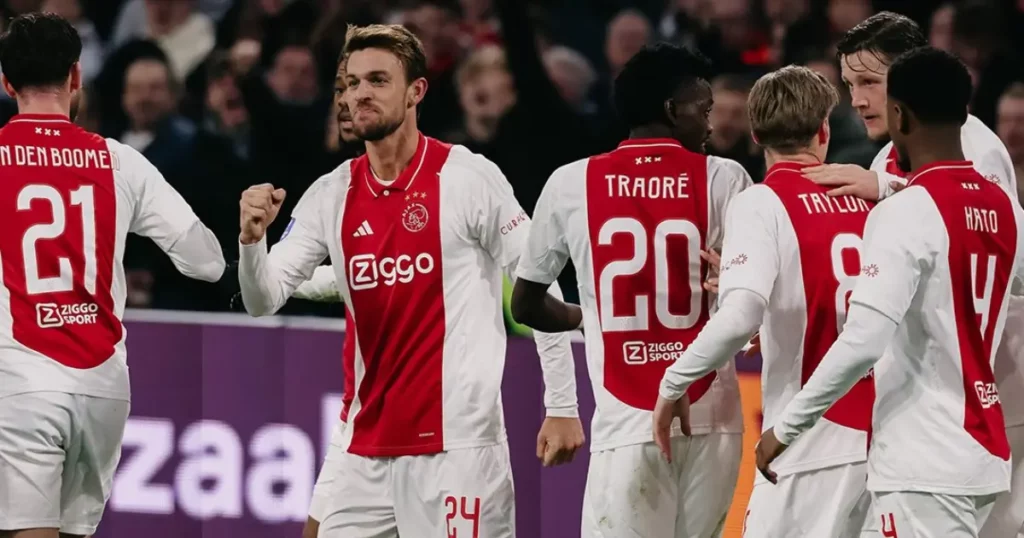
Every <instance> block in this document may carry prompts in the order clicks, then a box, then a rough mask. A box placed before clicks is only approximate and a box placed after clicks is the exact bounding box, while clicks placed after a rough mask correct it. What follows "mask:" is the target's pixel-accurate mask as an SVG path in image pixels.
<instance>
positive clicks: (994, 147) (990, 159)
mask: <svg viewBox="0 0 1024 538" xmlns="http://www.w3.org/2000/svg"><path fill="white" fill-rule="evenodd" d="M960 143H961V145H962V146H963V148H964V157H965V158H966V159H967V160H968V161H971V162H973V163H974V169H975V170H977V171H978V173H979V174H981V175H982V176H984V177H985V179H987V180H989V181H991V182H993V183H998V184H999V185H1000V186H1002V187H1003V189H1004V190H1006V191H1007V192H1008V193H1009V194H1010V198H1012V199H1013V200H1014V201H1016V200H1017V177H1016V173H1015V172H1014V168H1013V160H1012V159H1010V152H1008V151H1007V150H1006V146H1005V145H1004V144H1003V141H1002V140H1000V139H999V136H998V135H996V133H994V132H992V129H989V128H988V126H987V125H985V124H984V123H983V122H982V121H981V120H979V119H978V118H976V117H974V116H968V117H967V122H966V123H964V126H963V129H962V130H961V136H960Z"/></svg>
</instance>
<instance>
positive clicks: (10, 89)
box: [0, 75, 18, 99]
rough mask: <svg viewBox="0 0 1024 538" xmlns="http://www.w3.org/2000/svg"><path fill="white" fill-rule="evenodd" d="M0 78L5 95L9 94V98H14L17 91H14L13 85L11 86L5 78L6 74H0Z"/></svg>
mask: <svg viewBox="0 0 1024 538" xmlns="http://www.w3.org/2000/svg"><path fill="white" fill-rule="evenodd" d="M0 80H2V81H3V83H4V91H5V92H7V95H9V96H11V99H16V98H17V97H18V96H17V93H18V92H16V91H14V86H11V83H10V82H9V81H8V80H7V75H0Z"/></svg>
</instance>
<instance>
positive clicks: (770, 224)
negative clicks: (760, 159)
mask: <svg viewBox="0 0 1024 538" xmlns="http://www.w3.org/2000/svg"><path fill="white" fill-rule="evenodd" d="M784 212H785V209H784V208H783V207H782V204H781V203H780V202H779V199H778V197H777V196H776V195H775V193H774V192H772V190H771V189H770V188H768V187H767V186H764V185H758V186H756V187H752V188H750V189H749V190H747V191H745V192H743V193H742V194H740V195H739V196H737V197H736V200H735V201H733V203H732V207H731V208H730V209H729V212H728V219H727V224H726V228H725V244H724V246H723V248H722V274H721V276H720V278H719V286H718V292H719V294H720V295H721V297H722V298H723V299H724V298H725V296H726V295H728V294H729V292H731V291H733V290H736V289H746V290H750V291H752V292H754V293H756V294H758V295H759V296H761V298H763V299H764V300H765V301H766V302H767V301H768V299H769V298H770V297H771V295H772V289H773V288H774V286H775V279H776V278H777V277H778V275H779V268H780V267H781V262H780V261H779V237H778V233H779V230H778V229H779V219H778V216H779V215H780V214H782V213H784Z"/></svg>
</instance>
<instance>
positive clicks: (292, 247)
mask: <svg viewBox="0 0 1024 538" xmlns="http://www.w3.org/2000/svg"><path fill="white" fill-rule="evenodd" d="M332 174H333V173H332ZM332 174H328V175H326V176H323V177H321V178H320V179H318V180H317V181H316V182H315V183H313V185H311V186H310V187H309V189H307V190H306V192H305V194H303V195H302V198H301V199H299V203H298V204H296V206H295V210H294V211H293V212H292V220H291V222H289V223H288V227H287V228H286V229H285V233H284V235H283V236H282V237H281V240H280V241H278V243H277V244H276V245H274V248H272V249H271V250H270V252H269V253H268V252H267V239H266V237H264V238H263V239H260V240H259V241H258V242H256V243H252V244H249V245H244V244H242V243H239V245H238V253H239V259H238V283H239V284H240V286H241V288H242V301H243V302H244V303H245V309H246V311H248V312H249V314H251V315H253V316H264V315H268V314H273V313H274V312H277V311H278V310H279V309H280V308H281V307H282V306H284V303H285V302H286V301H287V300H288V298H289V297H291V295H292V293H293V292H294V291H295V288H297V287H298V286H299V284H301V283H303V282H305V281H307V280H309V279H310V278H312V277H313V273H314V271H315V270H316V268H317V266H319V265H320V262H322V261H323V260H324V258H326V257H327V256H328V247H327V243H326V242H325V239H324V238H325V237H327V235H325V233H324V230H323V213H324V209H323V204H324V201H325V200H329V199H330V197H329V196H325V193H326V191H327V190H328V186H329V182H330V181H333V180H335V179H336V178H334V176H333V175H332Z"/></svg>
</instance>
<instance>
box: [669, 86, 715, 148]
mask: <svg viewBox="0 0 1024 538" xmlns="http://www.w3.org/2000/svg"><path fill="white" fill-rule="evenodd" d="M673 102H674V108H675V111H674V113H675V118H674V126H673V130H674V136H673V138H675V139H676V140H678V141H679V143H680V144H682V145H683V147H684V148H686V149H688V150H690V151H692V152H694V153H704V152H705V151H707V143H708V140H709V139H710V138H711V119H710V118H711V105H713V104H714V102H715V101H714V99H713V98H712V96H711V85H710V84H708V83H707V81H704V80H701V81H700V82H698V83H697V84H696V85H693V86H691V87H689V88H687V89H684V90H683V91H682V92H681V94H680V95H678V96H677V97H676V98H675V99H673Z"/></svg>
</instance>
